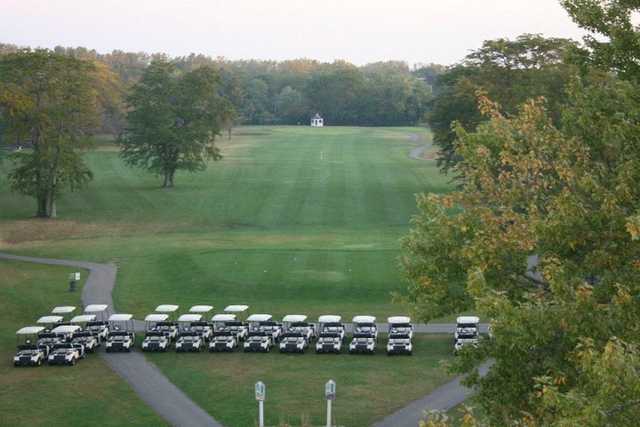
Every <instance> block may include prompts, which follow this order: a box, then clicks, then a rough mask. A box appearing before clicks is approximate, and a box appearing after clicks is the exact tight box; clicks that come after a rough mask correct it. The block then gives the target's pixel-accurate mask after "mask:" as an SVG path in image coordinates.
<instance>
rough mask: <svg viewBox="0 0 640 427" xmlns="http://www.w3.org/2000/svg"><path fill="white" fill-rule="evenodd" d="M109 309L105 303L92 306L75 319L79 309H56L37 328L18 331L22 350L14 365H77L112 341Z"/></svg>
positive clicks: (15, 357) (26, 327)
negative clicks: (107, 316) (106, 318)
mask: <svg viewBox="0 0 640 427" xmlns="http://www.w3.org/2000/svg"><path fill="white" fill-rule="evenodd" d="M106 309H107V306H106V305H103V304H94V305H89V306H87V307H86V308H85V312H84V314H80V315H76V316H74V315H73V313H74V312H75V311H76V307H73V306H59V307H54V309H53V310H52V311H51V313H50V314H48V315H45V316H42V317H40V318H39V319H38V320H37V321H36V323H37V325H35V326H25V327H24V328H21V329H20V330H18V331H17V332H16V335H17V337H18V347H17V352H16V355H15V356H14V358H13V364H14V365H15V366H41V365H42V364H43V363H48V364H49V365H70V366H73V365H75V364H76V363H77V362H78V361H79V360H80V359H83V358H85V357H86V355H87V354H88V353H92V352H94V351H95V350H96V349H97V348H98V347H100V346H101V345H102V343H103V342H104V341H106V340H107V339H108V334H109V326H108V322H107V321H106V320H105V319H104V317H105V311H106ZM66 317H69V319H65V318H66Z"/></svg>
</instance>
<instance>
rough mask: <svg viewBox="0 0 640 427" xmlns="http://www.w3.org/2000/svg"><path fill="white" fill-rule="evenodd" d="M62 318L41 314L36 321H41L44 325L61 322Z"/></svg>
mask: <svg viewBox="0 0 640 427" xmlns="http://www.w3.org/2000/svg"><path fill="white" fill-rule="evenodd" d="M63 319H64V318H63V317H62V316H42V317H41V318H39V319H38V321H37V322H36V323H42V324H44V325H51V324H54V323H60V322H62V320H63Z"/></svg>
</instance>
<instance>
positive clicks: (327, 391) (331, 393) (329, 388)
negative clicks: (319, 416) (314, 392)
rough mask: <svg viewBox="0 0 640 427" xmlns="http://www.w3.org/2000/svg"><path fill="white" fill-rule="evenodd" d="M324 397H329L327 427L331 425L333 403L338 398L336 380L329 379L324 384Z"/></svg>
mask: <svg viewBox="0 0 640 427" xmlns="http://www.w3.org/2000/svg"><path fill="white" fill-rule="evenodd" d="M324 397H325V398H326V399H327V427H331V424H332V423H331V404H332V403H333V401H334V400H336V382H335V381H334V380H329V381H327V383H326V384H325V385H324Z"/></svg>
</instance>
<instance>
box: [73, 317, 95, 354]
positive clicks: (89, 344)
mask: <svg viewBox="0 0 640 427" xmlns="http://www.w3.org/2000/svg"><path fill="white" fill-rule="evenodd" d="M95 318H96V316H95V314H81V315H79V316H75V317H74V318H73V319H71V324H72V325H78V326H80V330H79V331H78V332H74V334H73V336H72V337H71V342H73V343H78V344H82V345H83V346H84V349H85V351H88V352H90V353H93V352H94V351H96V348H98V347H100V339H99V338H98V335H97V334H94V333H93V332H91V331H89V330H87V329H83V328H82V326H81V325H83V324H87V323H88V322H93V321H94V320H95Z"/></svg>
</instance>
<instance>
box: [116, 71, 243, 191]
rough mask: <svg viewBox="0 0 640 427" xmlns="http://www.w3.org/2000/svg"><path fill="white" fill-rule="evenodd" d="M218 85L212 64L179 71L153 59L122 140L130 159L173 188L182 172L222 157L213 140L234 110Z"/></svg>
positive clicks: (134, 92) (136, 93)
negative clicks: (187, 70)
mask: <svg viewBox="0 0 640 427" xmlns="http://www.w3.org/2000/svg"><path fill="white" fill-rule="evenodd" d="M219 86H220V77H219V75H218V73H217V72H216V71H215V70H213V69H211V68H208V67H201V68H198V69H196V70H194V71H190V72H187V73H185V74H180V73H178V71H177V69H176V67H175V65H174V64H173V63H170V62H166V61H154V62H153V63H152V64H151V65H150V66H149V68H147V70H146V71H145V73H144V75H143V76H142V79H141V80H140V82H139V83H138V84H136V85H135V86H134V88H133V90H132V92H131V94H130V96H129V98H128V103H129V105H130V106H131V110H130V111H129V113H128V114H127V122H128V124H129V126H128V127H127V129H126V130H125V134H124V136H123V137H122V138H121V141H120V144H121V153H120V154H121V156H122V157H123V159H124V160H125V162H126V163H127V164H129V165H131V166H135V167H140V168H143V169H146V170H148V171H150V172H154V173H156V174H158V175H161V176H162V177H163V178H164V184H163V186H164V187H171V186H173V180H174V175H175V172H176V171H177V170H186V171H189V172H196V171H200V170H203V169H204V168H205V167H206V165H207V161H208V160H219V159H221V158H222V156H221V155H220V151H219V149H218V148H217V147H216V146H215V144H214V140H215V137H216V136H217V135H219V134H220V132H221V130H222V128H223V126H225V125H226V124H227V123H228V122H230V121H231V118H232V116H233V108H232V106H231V104H230V103H229V101H228V100H227V99H225V98H223V97H222V96H220V95H219Z"/></svg>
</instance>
